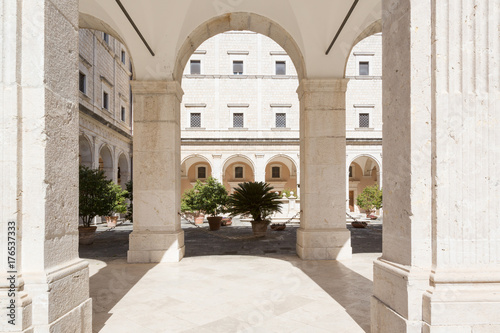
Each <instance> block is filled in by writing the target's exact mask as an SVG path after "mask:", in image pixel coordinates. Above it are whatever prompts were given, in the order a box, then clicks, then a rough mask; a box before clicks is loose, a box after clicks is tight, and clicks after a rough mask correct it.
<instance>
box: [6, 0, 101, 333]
mask: <svg viewBox="0 0 500 333" xmlns="http://www.w3.org/2000/svg"><path fill="white" fill-rule="evenodd" d="M0 11H1V12H2V19H1V20H0V25H1V27H0V48H1V49H2V50H3V52H2V58H1V60H0V61H1V62H2V66H1V68H0V72H1V73H0V74H1V75H0V77H1V82H0V127H1V129H0V133H1V134H0V138H1V139H0V156H2V157H1V158H0V170H1V172H0V177H1V178H0V198H1V200H0V216H1V221H0V224H1V227H2V229H1V231H0V238H1V240H0V246H1V248H0V255H1V256H2V258H1V259H0V263H1V267H0V308H1V310H0V315H1V320H0V331H2V332H5V331H8V332H33V331H35V332H42V331H43V332H92V305H91V302H92V301H91V299H90V298H89V272H88V264H87V262H85V261H83V260H81V259H79V258H78V147H79V144H78V133H79V130H78V126H79V125H78V97H77V91H78V87H77V82H78V1H76V0H69V1H65V2H64V4H62V3H59V2H51V1H32V0H28V1H23V2H22V7H21V6H20V2H18V1H3V2H1V3H0ZM8 222H15V224H16V228H15V232H16V234H17V235H16V237H15V238H17V242H16V243H17V250H16V254H15V255H14V254H12V253H11V254H9V253H8V252H7V245H8V243H7V241H8V239H7V235H8V234H7V231H8V229H7V227H8V226H9V224H8ZM11 237H14V235H11ZM12 246H13V245H12ZM7 255H9V256H11V257H14V258H15V259H16V261H15V266H10V264H9V262H8V261H7ZM8 277H9V278H10V280H7V278H8ZM11 282H12V284H13V285H14V286H13V287H12V288H11ZM10 289H12V291H13V294H15V295H12V294H11V292H10ZM9 294H11V295H9ZM10 304H13V305H14V306H15V308H16V311H15V316H14V318H12V317H7V314H6V311H7V306H10ZM9 313H11V312H10V310H9ZM8 319H14V322H13V325H12V324H11V323H9V322H8Z"/></svg>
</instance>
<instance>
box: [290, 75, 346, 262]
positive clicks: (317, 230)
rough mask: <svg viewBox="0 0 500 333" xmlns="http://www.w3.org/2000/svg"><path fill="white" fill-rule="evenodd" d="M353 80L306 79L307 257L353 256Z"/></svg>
mask: <svg viewBox="0 0 500 333" xmlns="http://www.w3.org/2000/svg"><path fill="white" fill-rule="evenodd" d="M347 82H348V80H346V79H331V80H302V82H301V83H300V86H299V89H298V91H297V92H298V95H299V99H300V157H301V159H300V172H301V176H300V187H301V188H300V190H301V208H302V211H303V212H302V215H301V221H300V228H299V230H298V231H297V254H298V255H299V257H300V258H302V259H348V258H350V257H351V255H352V249H351V234H350V232H349V231H348V230H347V228H346V215H345V189H346V184H345V182H346V178H345V174H346V169H345V163H346V135H345V133H346V132H345V91H346V87H347Z"/></svg>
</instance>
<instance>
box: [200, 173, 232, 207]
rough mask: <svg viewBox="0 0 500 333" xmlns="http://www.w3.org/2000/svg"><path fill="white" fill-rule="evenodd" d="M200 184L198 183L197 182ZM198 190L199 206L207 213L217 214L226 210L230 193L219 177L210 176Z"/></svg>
mask: <svg viewBox="0 0 500 333" xmlns="http://www.w3.org/2000/svg"><path fill="white" fill-rule="evenodd" d="M197 184H198V183H197ZM201 184H202V185H201V187H198V188H197V187H196V186H195V191H196V190H197V191H198V192H197V196H198V200H199V201H198V202H199V205H200V206H199V207H200V210H201V211H202V212H204V213H205V214H207V215H211V216H217V215H219V214H221V213H223V212H224V211H225V206H226V204H227V200H228V195H227V190H226V188H225V187H224V185H222V184H221V183H220V182H219V181H218V180H217V179H215V178H213V177H208V179H207V181H206V182H205V183H201Z"/></svg>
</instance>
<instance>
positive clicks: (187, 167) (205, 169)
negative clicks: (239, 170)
mask: <svg viewBox="0 0 500 333" xmlns="http://www.w3.org/2000/svg"><path fill="white" fill-rule="evenodd" d="M212 176H213V177H215V178H218V177H216V175H214V170H213V166H212V164H211V163H210V161H209V160H208V159H207V158H206V157H204V156H202V155H197V154H195V155H189V156H187V157H186V158H184V159H183V160H182V162H181V195H182V194H183V193H184V192H185V191H186V190H188V189H190V188H192V187H193V186H194V184H195V183H196V181H197V180H200V181H205V180H206V179H207V178H208V177H212Z"/></svg>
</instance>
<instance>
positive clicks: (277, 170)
mask: <svg viewBox="0 0 500 333" xmlns="http://www.w3.org/2000/svg"><path fill="white" fill-rule="evenodd" d="M280 171H281V168H280V167H279V166H273V167H272V168H271V173H272V177H273V178H280Z"/></svg>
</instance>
